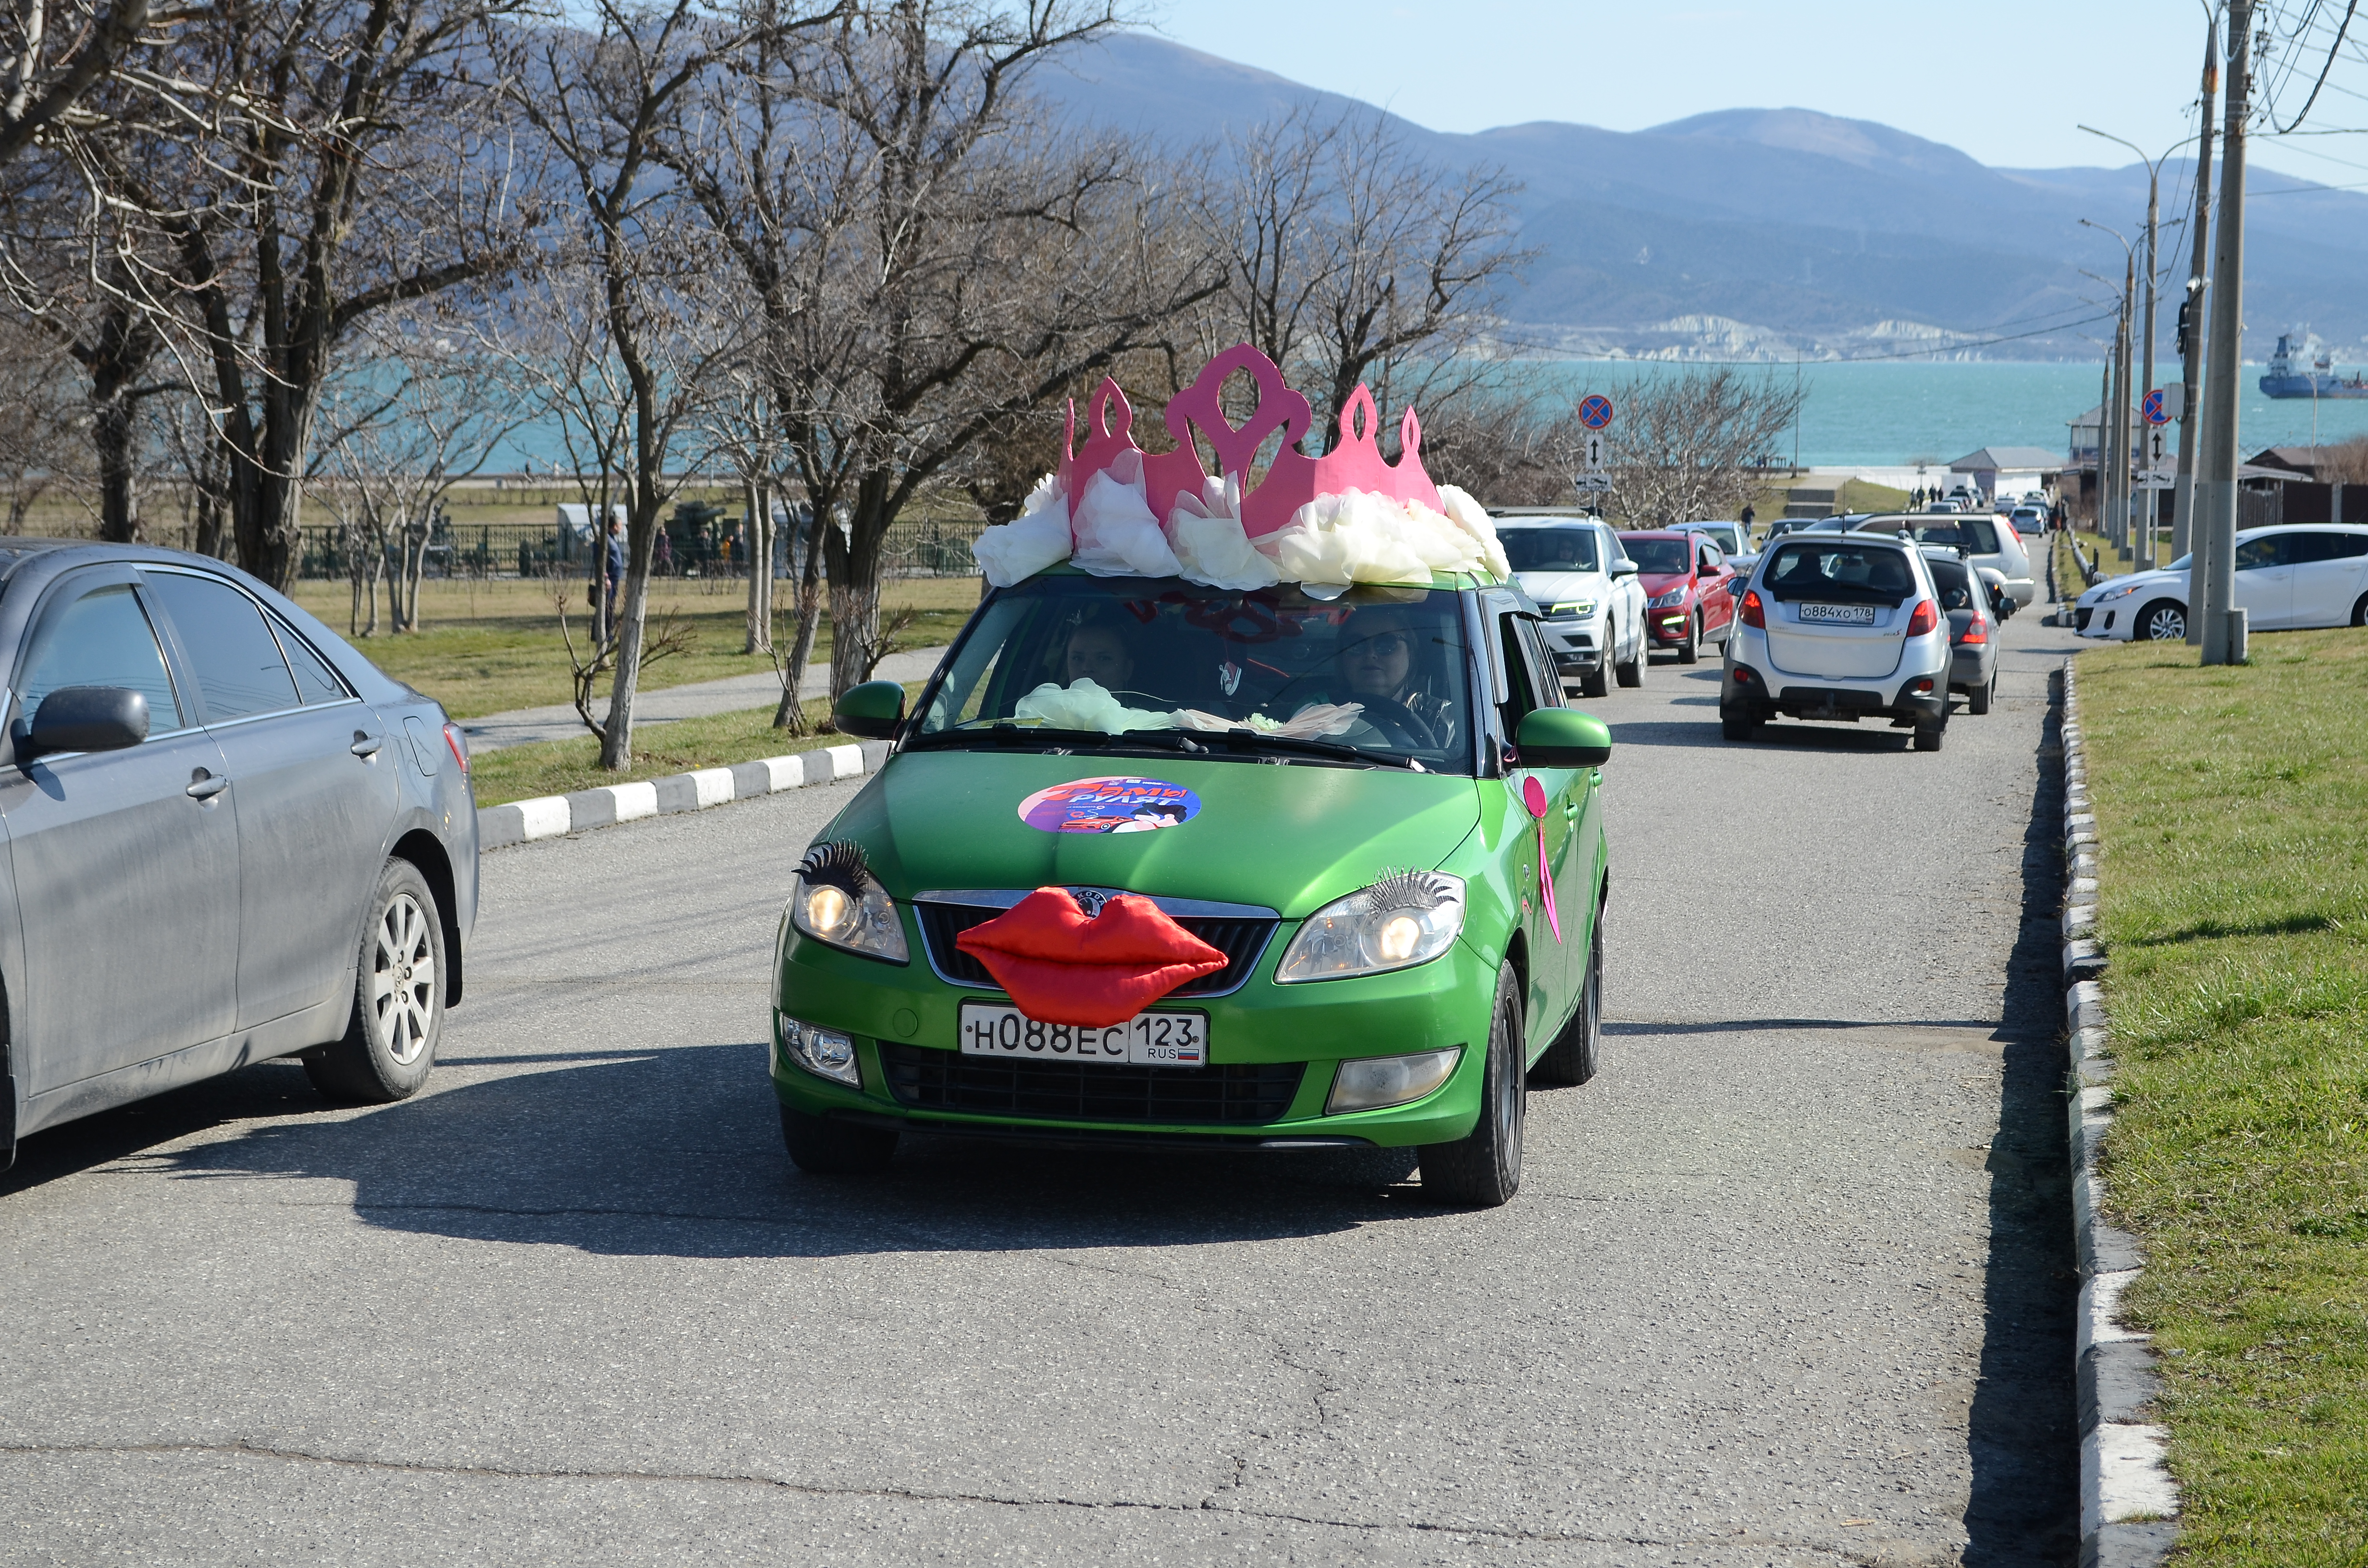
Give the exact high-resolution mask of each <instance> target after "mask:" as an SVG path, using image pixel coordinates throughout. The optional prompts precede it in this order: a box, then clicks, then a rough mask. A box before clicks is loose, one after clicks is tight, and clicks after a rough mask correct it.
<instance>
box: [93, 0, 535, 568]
mask: <svg viewBox="0 0 2368 1568" xmlns="http://www.w3.org/2000/svg"><path fill="white" fill-rule="evenodd" d="M518 3H519V0H457V3H450V4H432V3H431V0H328V3H326V4H320V3H316V0H232V3H228V4H217V5H211V6H205V7H203V8H201V9H199V10H196V11H193V12H191V13H190V15H189V17H188V21H187V22H186V23H185V24H184V25H183V26H181V27H180V28H178V29H177V30H176V32H175V33H174V35H173V37H172V39H171V40H170V41H169V43H167V44H166V45H165V46H162V47H160V49H159V50H158V51H157V54H156V58H155V60H154V62H152V64H151V65H150V66H149V67H148V68H147V69H148V72H149V76H150V77H151V78H153V79H154V80H155V81H160V82H170V83H172V84H176V85H177V86H178V88H179V90H178V92H177V94H176V95H171V96H167V98H159V99H157V100H156V101H155V102H154V103H152V104H151V106H150V108H149V109H148V110H147V111H146V112H145V113H144V114H142V113H136V112H134V108H135V107H136V106H133V105H132V104H131V103H129V102H127V103H126V104H125V105H124V106H123V111H122V112H121V113H119V114H118V115H115V116H113V117H110V118H109V119H106V120H105V121H104V122H101V123H96V124H93V125H91V126H89V127H88V128H86V129H76V130H74V133H73V146H72V148H71V153H72V155H73V157H74V162H75V164H76V166H77V167H79V168H80V169H82V170H83V171H84V172H85V175H86V176H87V177H88V179H89V181H90V184H91V187H92V189H93V190H94V192H95V193H96V203H95V205H96V206H97V208H98V209H101V210H104V211H105V212H106V213H107V214H108V217H109V219H110V221H111V222H113V223H114V224H115V225H116V230H117V233H116V236H115V238H114V241H113V256H115V257H116V258H117V259H118V260H119V261H120V273H118V272H110V271H109V269H108V268H103V267H102V268H95V269H94V277H95V278H97V280H98V281H99V282H100V283H101V284H102V285H103V286H105V287H107V288H108V289H109V290H112V291H113V292H114V293H115V294H117V296H118V297H120V299H122V300H124V301H129V302H131V303H132V304H133V305H135V306H136V307H137V308H138V309H140V310H141V311H143V312H146V314H147V317H148V320H149V322H150V323H151V324H153V325H154V328H155V330H156V331H157V332H158V333H159V334H160V335H161V336H162V338H163V340H164V347H165V348H166V349H167V350H168V351H170V352H172V353H174V354H175V355H176V357H177V358H179V359H180V361H181V371H182V374H183V375H185V376H186V377H187V378H188V381H189V383H190V384H191V385H192V386H193V387H194V388H196V389H199V390H200V391H201V392H202V395H203V398H204V403H205V406H206V407H207V408H208V409H209V411H210V413H211V419H212V422H213V425H214V428H215V435H216V439H217V441H218V442H219V443H220V445H221V447H222V454H221V460H220V461H221V466H222V470H223V472H224V476H225V480H224V490H225V495H226V501H227V505H228V507H229V513H230V522H231V525H232V529H233V534H234V537H235V539H236V542H237V550H238V556H239V559H240V562H241V563H242V564H244V565H245V566H246V567H247V569H248V570H250V571H252V572H254V573H256V575H258V576H261V577H263V578H264V579H265V580H267V581H268V582H272V583H275V584H280V585H285V584H286V582H287V581H288V579H289V577H290V574H292V573H293V571H294V569H295V566H296V555H297V545H298V540H299V531H298V520H299V508H300V506H301V504H302V482H303V478H304V474H305V472H306V470H307V468H308V466H309V463H310V454H311V449H312V440H313V422H314V419H315V416H316V415H317V413H318V409H319V405H320V399H321V395H322V392H323V389H324V386H325V385H326V383H327V381H328V379H329V377H330V376H331V374H332V373H333V372H334V370H335V369H336V359H337V356H338V354H339V353H340V351H341V350H342V348H343V347H345V345H346V343H347V339H348V337H349V336H350V335H351V334H352V333H353V332H354V331H355V329H356V328H357V327H358V326H359V324H362V323H364V322H365V321H367V320H368V319H369V318H370V317H371V316H372V315H373V314H375V313H376V312H381V311H383V310H386V309H388V308H389V307H392V306H395V305H400V304H403V303H404V302H406V301H414V300H419V299H425V298H427V297H429V296H432V295H435V294H438V293H440V292H442V291H444V290H450V289H454V288H458V287H461V286H463V285H468V284H471V283H474V282H479V281H482V280H485V279H490V278H497V277H499V276H501V275H503V274H505V273H507V271H509V270H510V269H511V268H512V267H515V266H516V265H517V264H518V261H519V259H520V258H521V256H523V254H524V252H523V246H522V237H523V233H524V231H525V228H526V226H527V224H528V222H529V220H530V218H531V215H532V214H531V203H530V202H529V204H528V206H527V208H525V209H522V208H521V206H520V204H519V202H518V199H517V191H518V188H519V187H518V185H517V184H516V183H515V182H516V181H517V179H518V171H517V170H516V169H515V168H514V166H513V165H512V160H511V159H510V157H509V156H508V151H509V139H508V135H507V129H506V128H505V127H504V126H503V125H502V124H501V123H500V122H499V120H498V119H497V117H495V115H494V114H493V113H492V112H491V111H492V110H493V109H494V108H495V106H496V105H497V102H498V99H497V97H496V96H495V95H494V94H493V93H491V92H490V91H489V90H488V87H487V85H486V84H485V83H484V81H483V79H482V78H483V77H484V73H485V61H486V58H487V55H486V51H485V49H484V37H485V35H486V33H487V31H488V29H489V28H490V27H491V26H492V25H493V23H494V22H495V19H496V18H498V17H500V16H502V15H503V14H504V13H506V12H507V11H509V10H512V9H514V8H516V6H517V5H518ZM526 188H527V189H528V190H529V194H531V191H532V185H531V182H530V181H529V182H527V185H526Z"/></svg>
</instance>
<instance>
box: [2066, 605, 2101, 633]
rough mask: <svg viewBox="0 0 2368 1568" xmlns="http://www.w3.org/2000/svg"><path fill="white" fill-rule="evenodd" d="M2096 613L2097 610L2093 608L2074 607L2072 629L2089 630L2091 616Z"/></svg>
mask: <svg viewBox="0 0 2368 1568" xmlns="http://www.w3.org/2000/svg"><path fill="white" fill-rule="evenodd" d="M2096 613H2097V612H2096V611H2095V610H2093V609H2079V608H2076V609H2074V610H2073V612H2072V630H2073V631H2088V630H2089V617H2090V616H2092V615H2094V614H2096Z"/></svg>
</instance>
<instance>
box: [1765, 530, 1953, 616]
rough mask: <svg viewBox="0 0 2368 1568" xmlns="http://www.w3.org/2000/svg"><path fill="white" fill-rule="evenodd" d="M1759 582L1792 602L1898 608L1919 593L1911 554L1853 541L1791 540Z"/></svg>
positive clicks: (1780, 547)
mask: <svg viewBox="0 0 2368 1568" xmlns="http://www.w3.org/2000/svg"><path fill="white" fill-rule="evenodd" d="M1761 581H1762V583H1763V584H1764V585H1766V586H1767V588H1768V589H1769V591H1770V592H1771V593H1773V594H1774V595H1775V596H1776V597H1778V598H1779V599H1782V600H1785V601H1788V602H1789V601H1791V600H1793V599H1837V600H1842V601H1845V602H1848V603H1852V604H1881V605H1897V604H1898V603H1900V602H1901V601H1902V600H1904V599H1906V598H1907V596H1908V595H1909V594H1911V593H1913V592H1915V590H1916V577H1915V574H1914V573H1913V572H1912V571H1910V570H1909V568H1908V565H1907V551H1902V550H1896V549H1893V548H1891V547H1889V546H1887V545H1881V544H1872V543H1861V542H1860V541H1858V540H1852V539H1830V540H1828V539H1818V540H1809V539H1804V540H1798V541H1797V542H1795V541H1793V540H1787V541H1786V542H1784V543H1783V544H1782V545H1779V546H1778V547H1777V550H1776V558H1775V559H1774V560H1773V561H1772V562H1770V563H1769V566H1768V570H1767V573H1766V574H1765V575H1764V576H1763V577H1762V579H1761Z"/></svg>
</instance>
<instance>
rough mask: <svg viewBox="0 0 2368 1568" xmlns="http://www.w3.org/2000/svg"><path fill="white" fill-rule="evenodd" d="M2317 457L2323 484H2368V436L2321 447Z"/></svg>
mask: <svg viewBox="0 0 2368 1568" xmlns="http://www.w3.org/2000/svg"><path fill="white" fill-rule="evenodd" d="M2317 455H2318V464H2317V480H2318V482H2319V483H2321V484H2368V436H2354V437H2351V439H2350V440H2347V441H2338V442H2336V443H2335V444H2334V445H2332V446H2327V447H2321V448H2320V449H2318V454H2317Z"/></svg>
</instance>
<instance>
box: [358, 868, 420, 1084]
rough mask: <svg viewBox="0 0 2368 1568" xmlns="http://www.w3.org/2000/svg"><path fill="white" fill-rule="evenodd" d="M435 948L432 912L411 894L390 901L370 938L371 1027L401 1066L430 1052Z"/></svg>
mask: <svg viewBox="0 0 2368 1568" xmlns="http://www.w3.org/2000/svg"><path fill="white" fill-rule="evenodd" d="M436 983H437V982H436V945H435V939H434V933H433V932H431V931H430V930H429V929H428V925H427V911H426V910H424V909H422V908H420V907H419V901H418V900H416V899H415V898H413V897H412V896H411V895H410V894H409V893H407V892H398V893H396V894H395V895H394V897H393V898H392V899H390V900H388V902H387V905H386V909H385V911H384V912H383V913H382V914H381V915H380V916H379V920H378V923H377V926H375V927H374V928H373V930H372V931H371V934H370V1027H371V1028H373V1029H374V1030H376V1031H377V1033H378V1037H379V1043H380V1044H381V1046H383V1047H384V1048H385V1051H386V1053H387V1055H388V1056H389V1057H391V1058H392V1059H393V1061H394V1062H396V1063H398V1064H399V1065H402V1066H406V1067H407V1066H409V1065H410V1064H411V1063H412V1062H416V1061H417V1060H418V1059H419V1053H420V1052H421V1051H425V1050H427V1033H428V1029H429V1028H430V1027H431V1026H432V1025H433V1024H434V1023H435V1021H436Z"/></svg>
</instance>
